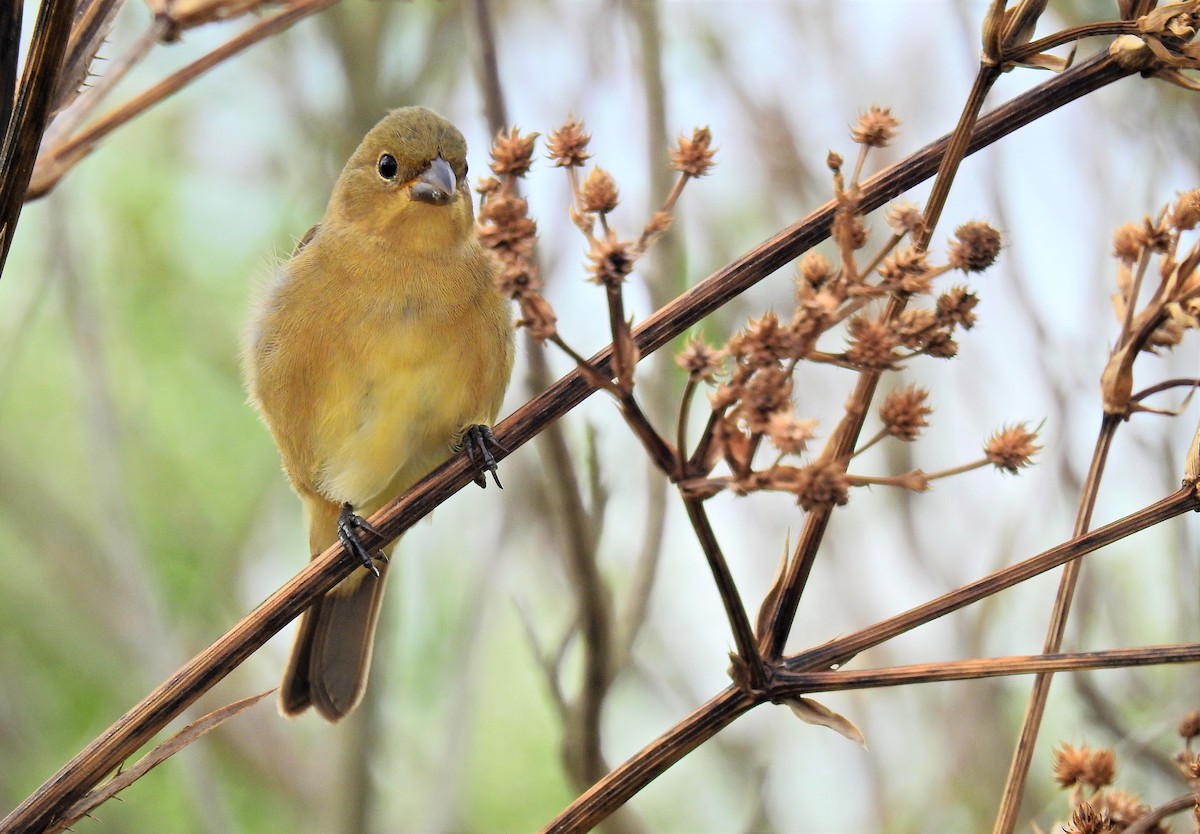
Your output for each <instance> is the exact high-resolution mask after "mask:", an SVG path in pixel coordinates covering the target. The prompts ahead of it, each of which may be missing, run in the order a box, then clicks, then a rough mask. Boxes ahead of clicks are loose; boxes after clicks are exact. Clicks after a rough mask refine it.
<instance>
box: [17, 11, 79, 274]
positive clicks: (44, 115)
mask: <svg viewBox="0 0 1200 834" xmlns="http://www.w3.org/2000/svg"><path fill="white" fill-rule="evenodd" d="M74 17H75V3H74V2H73V0H43V2H42V4H41V8H40V9H38V17H37V23H36V24H35V25H34V30H33V36H32V38H31V39H30V42H29V51H28V54H27V55H26V56H25V70H24V72H23V73H22V74H21V86H20V89H19V90H18V91H17V101H16V105H15V106H14V107H13V110H12V118H11V119H10V120H9V121H8V122H6V123H5V124H3V125H0V127H2V128H3V129H4V131H5V133H4V146H3V148H0V274H2V273H3V271H4V264H5V263H6V262H7V261H8V251H9V249H10V248H11V246H12V241H13V233H14V232H16V229H17V220H18V219H19V218H20V216H21V206H22V205H24V203H25V194H26V192H27V191H28V189H29V179H30V177H31V176H32V175H33V165H34V160H35V159H36V158H37V153H38V147H39V146H40V145H41V142H42V134H43V133H44V132H45V130H46V123H47V122H48V121H49V119H50V112H51V108H52V107H53V105H54V94H55V93H56V92H57V91H58V79H59V76H60V75H61V73H62V62H63V55H65V54H66V51H67V44H68V42H69V41H70V37H71V22H72V21H73V20H74ZM18 34H19V33H18ZM14 60H15V58H14Z"/></svg>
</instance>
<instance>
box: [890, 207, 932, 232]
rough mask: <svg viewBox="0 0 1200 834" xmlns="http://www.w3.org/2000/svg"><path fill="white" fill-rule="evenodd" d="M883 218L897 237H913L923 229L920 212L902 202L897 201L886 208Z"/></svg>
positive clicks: (923, 224) (923, 220)
mask: <svg viewBox="0 0 1200 834" xmlns="http://www.w3.org/2000/svg"><path fill="white" fill-rule="evenodd" d="M883 218H884V220H886V221H887V224H888V226H890V227H891V229H892V231H893V232H895V233H896V234H898V235H915V234H916V233H917V232H919V231H921V230H922V229H924V228H925V218H924V217H923V216H922V214H921V210H920V209H918V208H917V207H916V206H914V205H913V204H912V203H908V202H905V201H903V200H897V201H896V202H894V203H892V204H891V205H890V206H888V207H887V210H886V211H884V213H883Z"/></svg>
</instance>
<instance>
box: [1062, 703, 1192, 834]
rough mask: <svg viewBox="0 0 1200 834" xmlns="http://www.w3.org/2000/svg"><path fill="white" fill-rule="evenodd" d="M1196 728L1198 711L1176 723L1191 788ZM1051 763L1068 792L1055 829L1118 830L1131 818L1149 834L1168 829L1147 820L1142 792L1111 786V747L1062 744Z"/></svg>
mask: <svg viewBox="0 0 1200 834" xmlns="http://www.w3.org/2000/svg"><path fill="white" fill-rule="evenodd" d="M1198 730H1200V713H1190V714H1189V715H1188V716H1186V717H1185V718H1184V720H1183V721H1182V722H1181V723H1180V725H1179V733H1180V735H1181V736H1183V737H1184V739H1185V744H1186V745H1188V747H1185V750H1184V751H1183V752H1181V753H1180V754H1179V755H1178V756H1176V760H1177V761H1178V762H1179V768H1180V773H1181V775H1182V776H1183V778H1184V780H1185V781H1187V782H1188V783H1189V784H1190V786H1191V790H1193V791H1195V790H1196V787H1197V784H1196V783H1197V775H1198V773H1200V768H1198V762H1197V760H1196V758H1195V757H1194V756H1193V755H1192V754H1191V752H1190V744H1191V739H1192V738H1194V737H1195V733H1196V732H1197V731H1198ZM1052 767H1053V770H1054V778H1055V780H1056V781H1057V782H1058V784H1059V786H1060V787H1062V788H1063V789H1064V790H1070V791H1071V793H1070V804H1071V815H1070V817H1069V819H1068V820H1067V821H1066V822H1065V823H1064V824H1063V825H1062V826H1061V829H1059V830H1061V831H1063V832H1065V833H1066V834H1120V832H1122V831H1125V830H1127V829H1128V828H1129V827H1130V826H1132V825H1133V824H1134V823H1139V825H1140V826H1141V827H1139V829H1138V830H1139V831H1145V832H1147V834H1167V832H1168V831H1169V830H1170V829H1169V828H1168V827H1167V826H1166V824H1165V823H1164V822H1162V821H1161V820H1160V819H1159V818H1158V817H1157V816H1155V817H1150V818H1149V819H1147V816H1148V815H1150V814H1151V812H1152V810H1153V809H1152V808H1151V806H1150V805H1148V804H1146V803H1145V802H1144V801H1143V800H1142V798H1141V797H1139V796H1138V795H1136V794H1134V793H1132V792H1130V791H1126V790H1121V789H1118V788H1114V787H1113V784H1114V783H1115V782H1116V776H1117V757H1116V754H1115V753H1114V752H1113V751H1112V750H1111V749H1109V748H1100V749H1091V748H1088V747H1073V746H1072V745H1070V744H1063V745H1061V746H1060V747H1058V748H1057V749H1056V750H1055V751H1054V757H1053V762H1052ZM1160 816H1161V815H1160Z"/></svg>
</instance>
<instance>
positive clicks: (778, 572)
mask: <svg viewBox="0 0 1200 834" xmlns="http://www.w3.org/2000/svg"><path fill="white" fill-rule="evenodd" d="M791 538H792V537H791V533H790V532H789V534H788V536H787V538H785V539H784V541H783V552H782V553H781V554H779V564H778V566H776V568H775V576H774V577H772V579H771V587H770V588H769V589H768V590H767V595H766V596H764V597H763V601H762V605H761V606H759V609H758V619H757V621H756V622H755V624H754V630H755V634H757V635H758V636H759V638H762V637H763V635H765V634H766V633H767V627H768V626H769V625H770V624H771V614H772V613H773V612H774V611H775V603H776V602H777V601H778V600H779V595H780V594H781V593H783V581H784V579H785V578H786V577H787V568H788V556H789V555H790V554H791V551H792V546H791Z"/></svg>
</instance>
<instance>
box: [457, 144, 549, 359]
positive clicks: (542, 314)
mask: <svg viewBox="0 0 1200 834" xmlns="http://www.w3.org/2000/svg"><path fill="white" fill-rule="evenodd" d="M536 139H537V134H536V133H531V134H528V135H526V136H522V135H521V133H520V131H519V130H518V129H517V128H515V127H514V128H512V129H511V130H509V131H508V132H507V133H505V132H503V131H502V132H501V133H499V134H498V135H497V136H496V140H495V143H494V144H493V146H492V172H493V173H494V174H495V176H493V177H484V178H483V179H481V180H480V182H479V184H478V185H477V186H476V188H475V190H476V191H478V192H479V193H480V194H481V195H482V203H481V205H480V207H479V220H478V224H477V229H478V233H479V240H480V242H481V243H482V244H483V245H484V246H485V247H487V248H488V249H490V250H491V251H492V252H493V253H494V254H495V255H496V257H497V258H498V260H499V261H500V272H499V274H498V275H497V276H496V289H497V290H498V291H499V292H501V293H503V294H504V295H506V296H508V297H510V298H513V299H515V300H516V301H517V303H518V305H519V306H520V308H521V319H520V321H519V322H518V324H519V325H521V326H523V327H525V328H527V329H528V331H529V334H530V336H532V337H533V338H534V339H536V340H537V341H539V342H543V341H545V340H546V339H549V338H551V337H552V336H554V334H555V332H556V321H557V317H556V316H555V314H554V310H553V308H552V307H551V306H550V304H549V302H547V301H546V299H545V298H543V297H542V295H541V292H540V290H541V286H542V282H541V279H540V278H539V277H538V270H537V267H536V266H535V265H534V263H533V249H534V244H535V242H536V241H537V223H536V222H535V221H534V220H533V219H532V218H531V217H529V204H528V203H526V202H525V200H523V199H522V198H521V197H519V196H517V194H516V190H515V188H514V183H515V182H516V180H517V179H518V178H519V177H522V176H524V175H525V174H526V173H527V172H528V171H529V166H530V165H531V164H532V159H533V148H534V143H535V140H536Z"/></svg>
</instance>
